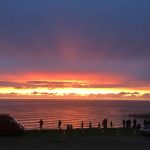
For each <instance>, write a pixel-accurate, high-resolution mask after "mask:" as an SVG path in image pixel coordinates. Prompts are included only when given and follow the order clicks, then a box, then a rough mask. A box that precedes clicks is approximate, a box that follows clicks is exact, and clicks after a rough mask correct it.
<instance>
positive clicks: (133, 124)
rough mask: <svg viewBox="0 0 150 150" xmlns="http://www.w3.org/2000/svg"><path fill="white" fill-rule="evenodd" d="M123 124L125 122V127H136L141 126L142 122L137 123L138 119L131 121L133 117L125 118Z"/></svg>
mask: <svg viewBox="0 0 150 150" xmlns="http://www.w3.org/2000/svg"><path fill="white" fill-rule="evenodd" d="M122 124H123V128H135V129H140V128H141V124H140V123H137V120H136V119H133V121H131V119H127V120H125V119H123V120H122Z"/></svg>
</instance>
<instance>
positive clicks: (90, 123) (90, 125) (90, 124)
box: [89, 121, 92, 129]
mask: <svg viewBox="0 0 150 150" xmlns="http://www.w3.org/2000/svg"><path fill="white" fill-rule="evenodd" d="M91 128H92V122H91V121H90V122H89V129H91Z"/></svg>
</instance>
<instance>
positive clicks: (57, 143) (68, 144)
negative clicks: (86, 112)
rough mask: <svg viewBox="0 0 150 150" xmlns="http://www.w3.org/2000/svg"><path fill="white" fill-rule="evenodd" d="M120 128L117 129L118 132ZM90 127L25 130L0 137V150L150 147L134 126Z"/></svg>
mask: <svg viewBox="0 0 150 150" xmlns="http://www.w3.org/2000/svg"><path fill="white" fill-rule="evenodd" d="M117 130H119V132H118V131H117ZM103 131H104V132H102V131H101V130H98V129H91V130H84V132H83V133H82V132H81V130H78V129H76V130H73V131H68V132H66V133H65V134H64V132H63V131H62V132H60V131H57V130H45V131H26V132H25V134H24V135H23V136H14V137H13V136H12V137H10V136H9V137H8V136H7V137H6V136H5V137H0V150H30V149H31V150H47V149H48V150H82V149H83V150H150V137H149V136H143V135H141V134H140V133H139V132H138V131H136V133H135V134H134V130H133V129H107V130H103Z"/></svg>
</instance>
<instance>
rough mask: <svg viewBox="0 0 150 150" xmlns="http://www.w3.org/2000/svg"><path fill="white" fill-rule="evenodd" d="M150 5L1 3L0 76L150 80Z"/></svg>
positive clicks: (106, 0) (108, 0)
mask: <svg viewBox="0 0 150 150" xmlns="http://www.w3.org/2000/svg"><path fill="white" fill-rule="evenodd" d="M149 16H150V1H149V0H144V1H142V0H136V1H134V0H126V1H124V0H114V1H112V0H101V1H100V0H94V1H91V0H76V1H69V0H63V1H62V0H51V1H49V0H45V1H42V0H36V1H35V0H26V1H25V0H22V1H20V0H13V1H11V0H7V1H4V0H3V1H0V71H1V72H7V73H15V72H23V71H24V72H28V71H29V72H30V71H41V72H42V71H89V72H96V73H97V72H106V73H116V74H121V75H124V76H130V78H131V79H134V80H141V81H150V78H149V75H150V71H149V68H150V61H149V58H150V42H149V39H150V29H149V26H150V17H149Z"/></svg>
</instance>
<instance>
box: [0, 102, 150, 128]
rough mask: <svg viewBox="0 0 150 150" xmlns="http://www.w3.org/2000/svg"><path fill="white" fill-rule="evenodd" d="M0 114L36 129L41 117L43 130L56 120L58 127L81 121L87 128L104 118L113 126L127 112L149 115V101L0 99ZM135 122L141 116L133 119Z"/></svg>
mask: <svg viewBox="0 0 150 150" xmlns="http://www.w3.org/2000/svg"><path fill="white" fill-rule="evenodd" d="M0 113H7V114H11V115H12V116H14V117H15V118H16V120H17V121H18V122H20V123H21V124H23V125H24V127H25V128H26V129H38V128H39V123H38V122H39V120H40V119H43V121H44V128H45V129H47V128H48V129H57V124H58V120H62V128H64V129H65V128H66V125H67V124H68V123H70V124H72V125H73V127H74V128H80V126H81V121H84V127H85V128H86V127H88V124H89V121H91V122H92V126H93V127H97V124H98V122H100V123H101V124H102V121H103V119H104V118H107V119H108V127H109V125H110V121H112V122H113V126H114V127H121V126H122V119H129V117H128V114H147V113H149V114H150V101H114V100H113V101H102V100H101V101H93V100H84V101H79V100H1V101H0ZM137 120H138V122H139V123H142V122H143V119H137Z"/></svg>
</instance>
